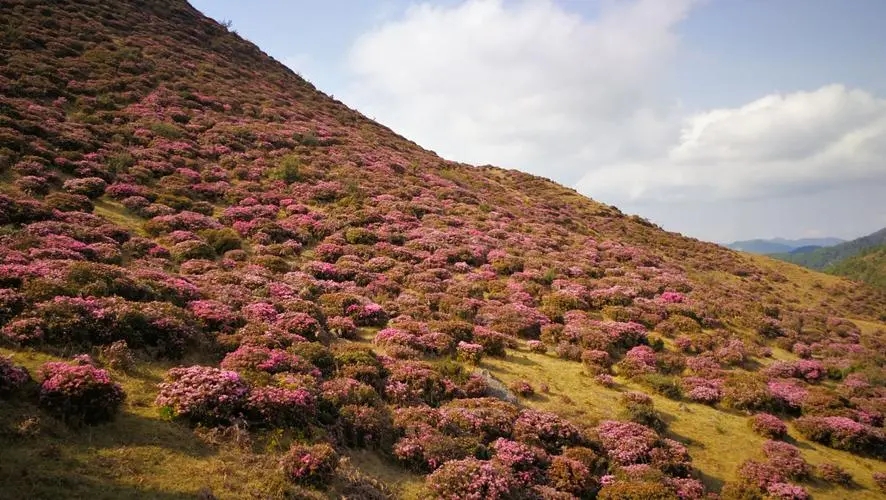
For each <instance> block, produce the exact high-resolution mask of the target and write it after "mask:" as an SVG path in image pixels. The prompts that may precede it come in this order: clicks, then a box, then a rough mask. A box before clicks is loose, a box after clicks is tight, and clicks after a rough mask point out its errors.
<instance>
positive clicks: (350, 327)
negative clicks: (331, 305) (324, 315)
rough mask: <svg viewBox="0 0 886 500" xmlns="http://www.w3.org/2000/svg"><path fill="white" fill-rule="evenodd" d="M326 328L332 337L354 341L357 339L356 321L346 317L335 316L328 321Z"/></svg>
mask: <svg viewBox="0 0 886 500" xmlns="http://www.w3.org/2000/svg"><path fill="white" fill-rule="evenodd" d="M326 328H327V329H328V330H329V333H331V334H332V335H334V336H336V337H338V338H341V339H349V340H353V339H356V338H357V326H356V325H355V323H354V320H352V319H351V318H348V317H346V316H333V317H331V318H328V319H327V320H326Z"/></svg>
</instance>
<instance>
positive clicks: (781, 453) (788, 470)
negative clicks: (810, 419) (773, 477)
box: [763, 440, 811, 479]
mask: <svg viewBox="0 0 886 500" xmlns="http://www.w3.org/2000/svg"><path fill="white" fill-rule="evenodd" d="M763 454H764V455H765V456H766V458H767V459H768V460H769V464H770V465H772V466H773V467H775V468H777V469H778V470H779V471H780V472H781V473H782V474H784V475H785V476H787V477H789V478H791V479H805V478H806V477H808V476H809V472H810V470H811V469H810V467H809V464H807V463H806V461H805V460H803V457H802V456H801V455H800V450H799V448H797V447H796V446H794V445H792V444H788V443H785V442H783V441H773V440H769V441H766V442H765V443H763Z"/></svg>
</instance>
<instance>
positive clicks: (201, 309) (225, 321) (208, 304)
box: [188, 300, 242, 332]
mask: <svg viewBox="0 0 886 500" xmlns="http://www.w3.org/2000/svg"><path fill="white" fill-rule="evenodd" d="M188 309H189V310H190V311H191V312H192V313H193V314H194V317H196V318H197V321H199V322H200V324H201V325H202V326H203V328H205V329H207V330H212V331H221V332H231V331H233V330H235V329H236V328H237V327H239V326H240V324H241V322H242V318H240V317H239V315H237V314H236V313H235V312H234V311H233V310H231V308H230V307H229V306H227V305H225V304H223V303H221V302H218V301H215V300H195V301H193V302H191V303H189V304H188Z"/></svg>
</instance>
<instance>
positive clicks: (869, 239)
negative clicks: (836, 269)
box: [772, 228, 886, 271]
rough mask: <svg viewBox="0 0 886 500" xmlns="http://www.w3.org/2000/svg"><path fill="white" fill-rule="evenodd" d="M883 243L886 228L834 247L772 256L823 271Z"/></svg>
mask: <svg viewBox="0 0 886 500" xmlns="http://www.w3.org/2000/svg"><path fill="white" fill-rule="evenodd" d="M883 244H886V228H884V229H881V230H879V231H877V232H875V233H871V234H869V235H867V236H862V237H861V238H856V239H854V240H852V241H847V242H845V243H840V244H839V245H834V246H832V247H827V248H819V249H816V250H813V251H811V252H801V253H787V254H784V253H779V254H773V255H772V257H775V258H777V259H781V260H785V261H788V262H793V263H794V264H797V265H801V266H803V267H808V268H810V269H816V270H819V271H821V270H824V269H826V268H828V267H829V266H833V265H836V264H837V263H839V262H841V261H843V260H844V259H848V258H850V257H852V256H855V255H858V254H859V253H861V252H863V251H865V250H867V249H869V248H873V247H876V246H879V245H883Z"/></svg>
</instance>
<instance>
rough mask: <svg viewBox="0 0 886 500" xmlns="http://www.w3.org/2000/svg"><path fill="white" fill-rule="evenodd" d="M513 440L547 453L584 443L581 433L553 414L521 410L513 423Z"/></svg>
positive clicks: (569, 423)
mask: <svg viewBox="0 0 886 500" xmlns="http://www.w3.org/2000/svg"><path fill="white" fill-rule="evenodd" d="M514 439H516V440H517V441H523V442H525V443H529V444H533V445H537V446H541V447H542V448H544V449H545V450H546V451H548V452H549V453H556V452H558V451H560V448H562V447H564V446H570V445H578V444H582V443H583V442H584V436H583V435H582V433H581V431H580V430H579V429H578V428H577V427H576V426H575V425H573V424H572V423H571V422H569V421H567V420H565V419H563V418H561V417H560V416H558V415H557V414H555V413H550V412H545V411H539V410H523V411H522V412H521V413H520V416H519V417H518V418H517V420H516V421H515V422H514Z"/></svg>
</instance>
